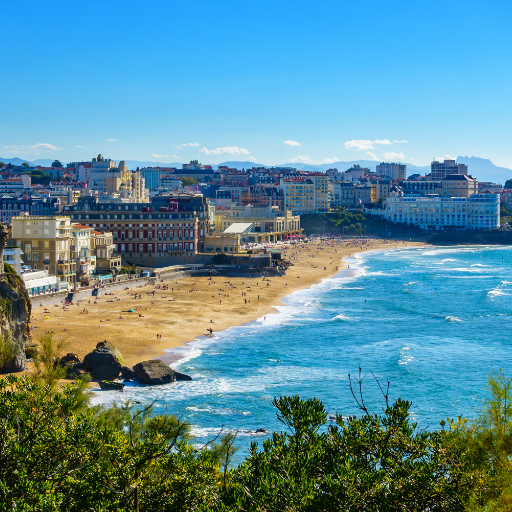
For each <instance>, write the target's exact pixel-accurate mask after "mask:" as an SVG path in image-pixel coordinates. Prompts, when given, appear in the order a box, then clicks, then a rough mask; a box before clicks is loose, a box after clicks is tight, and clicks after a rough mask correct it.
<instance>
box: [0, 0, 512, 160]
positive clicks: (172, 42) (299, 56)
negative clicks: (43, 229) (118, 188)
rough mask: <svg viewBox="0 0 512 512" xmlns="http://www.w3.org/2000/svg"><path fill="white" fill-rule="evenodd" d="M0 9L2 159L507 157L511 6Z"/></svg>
mask: <svg viewBox="0 0 512 512" xmlns="http://www.w3.org/2000/svg"><path fill="white" fill-rule="evenodd" d="M0 19H1V20H2V23H1V26H0V65H1V68H0V72H1V78H0V156H1V157H4V158H13V157H15V156H18V157H20V158H26V159H28V160H30V159H32V160H34V159H37V158H59V159H61V160H62V161H65V162H67V161H70V160H82V159H83V160H90V158H92V157H93V156H95V155H96V154H98V153H99V152H101V153H103V154H104V156H106V157H109V158H113V159H116V160H119V159H133V160H153V161H163V162H174V161H182V162H183V161H188V160H190V159H193V158H197V159H199V160H200V161H203V162H205V163H218V162H221V161H225V160H251V159H252V160H253V161H256V162H259V163H263V164H282V163H285V162H293V161H297V162H300V161H303V162H308V163H322V162H326V163H328V162H330V161H333V160H356V159H379V160H380V159H384V160H400V161H405V162H410V163H412V164H416V165H427V164H428V163H430V161H431V160H432V158H434V157H443V156H445V155H451V156H454V157H456V156H457V155H463V156H466V155H467V156H479V157H483V158H490V159H491V160H493V162H494V163H496V164H497V165H503V166H507V167H512V145H511V142H512V141H511V138H512V130H511V118H512V80H511V78H512V30H511V28H510V23H511V21H512V2H510V0H485V1H483V0H478V1H476V0H461V1H458V0H456V1H452V0H442V1H439V0H429V1H427V0H419V1H411V0H407V1H402V0H388V1H382V0H367V1H364V0H360V1H358V2H354V1H353V0H350V1H345V0H337V1H312V0H310V1H300V0H293V1H284V0H271V1H266V0H257V1H251V0H236V1H224V0H216V1H215V0H205V1H203V0H201V1H199V0H197V1H196V0H186V1H184V0H180V1H171V0H167V1H156V0H155V1H153V0H148V1H140V0H138V1H122V2H121V1H115V0H108V1H105V0H102V1H91V0H88V1H87V2H85V1H84V2H75V1H69V0H65V1H61V2H57V1H52V0H48V1H44V2H43V1H41V0H37V1H25V0H20V1H5V2H2V4H1V7H0ZM393 141H399V142H393ZM400 141H402V142H400ZM403 141H407V142H403Z"/></svg>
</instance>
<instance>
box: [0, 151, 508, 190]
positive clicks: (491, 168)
mask: <svg viewBox="0 0 512 512" xmlns="http://www.w3.org/2000/svg"><path fill="white" fill-rule="evenodd" d="M0 162H5V163H12V164H13V165H21V164H22V163H23V162H27V163H28V164H29V165H34V166H35V165H40V166H43V167H48V166H50V165H51V163H52V162H53V159H50V158H41V159H37V160H32V161H29V160H23V159H21V158H0ZM457 162H458V163H464V164H466V165H467V166H468V172H469V174H471V175H473V176H474V177H475V178H477V179H478V180H479V181H493V182H495V183H501V184H504V183H505V181H507V180H508V179H512V170H511V169H508V168H506V167H499V166H497V165H494V164H493V163H492V162H491V160H489V159H488V158H479V157H477V156H459V157H457ZM203 163H204V164H207V162H203ZM126 164H127V166H128V169H132V170H134V169H136V168H137V167H139V169H140V168H142V167H176V168H178V169H181V167H182V163H181V162H171V163H164V162H149V161H143V160H127V161H126ZM355 164H359V165H360V166H361V167H367V168H369V169H370V170H371V171H373V172H375V168H376V166H377V164H378V162H375V161H373V160H352V161H349V162H345V161H339V162H333V163H332V164H321V165H312V164H303V163H293V162H289V163H285V164H280V165H275V166H274V167H295V168H296V169H300V170H304V171H310V172H325V171H326V170H327V169H333V168H336V169H338V170H339V171H346V170H347V169H350V167H352V166H354V165H355ZM211 165H212V167H213V168H214V169H217V167H218V166H219V165H225V166H227V167H235V168H237V169H250V168H252V167H271V166H269V165H263V164H258V163H256V162H249V161H227V162H221V163H219V164H211ZM428 172H430V165H427V166H418V165H413V164H407V175H411V174H415V173H418V174H426V173H428Z"/></svg>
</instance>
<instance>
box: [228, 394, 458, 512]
mask: <svg viewBox="0 0 512 512" xmlns="http://www.w3.org/2000/svg"><path fill="white" fill-rule="evenodd" d="M274 405H275V406H276V408H277V409H278V411H279V412H278V418H279V419H280V420H281V421H282V422H283V424H284V425H285V426H286V428H287V430H288V431H287V432H281V433H280V434H277V433H275V434H274V435H273V436H272V438H271V439H268V440H267V441H265V442H264V444H263V450H261V451H259V450H258V447H257V445H256V444H255V443H253V445H252V447H251V453H250V457H248V458H247V459H246V461H245V462H243V463H242V464H241V465H240V466H239V467H238V468H236V469H235V470H234V477H233V480H234V482H236V484H237V485H236V486H233V487H232V491H231V493H232V494H231V499H232V503H233V504H236V507H237V509H238V510H262V511H263V510H276V511H281V510H282V511H285V510H301V511H309V510H311V511H318V510H322V511H323V510H325V511H327V510H374V511H380V510H387V511H391V510H397V511H398V510H431V511H444V510H461V508H462V506H463V499H464V496H465V493H466V492H467V489H465V488H464V487H463V486H462V485H461V478H460V471H459V470H458V467H457V463H456V462H457V459H456V458H455V457H453V456H452V453H451V452H450V450H448V449H447V446H446V443H445V438H446V436H445V434H444V432H442V431H439V432H437V431H434V432H425V431H418V430H417V426H416V424H415V423H413V422H411V419H410V417H409V410H410V407H411V403H410V402H406V401H403V400H400V399H399V400H397V402H395V403H394V404H393V405H387V397H386V407H385V408H384V409H383V415H380V416H379V415H377V414H373V413H370V412H369V411H368V409H366V406H365V404H364V400H363V399H362V395H361V398H360V406H361V408H362V410H363V412H364V414H363V415H362V416H361V417H360V418H358V417H355V416H349V417H348V418H343V417H342V416H340V415H337V417H336V421H335V422H334V424H333V425H329V426H328V427H327V428H325V423H326V418H327V414H326V411H325V408H324V406H323V404H322V402H321V401H319V400H316V399H309V400H306V401H304V400H300V399H299V397H297V396H295V397H280V398H279V399H275V400H274Z"/></svg>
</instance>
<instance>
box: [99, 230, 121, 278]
mask: <svg viewBox="0 0 512 512" xmlns="http://www.w3.org/2000/svg"><path fill="white" fill-rule="evenodd" d="M92 242H93V246H92V247H93V251H94V255H95V256H96V273H97V274H114V275H116V274H118V273H119V271H120V270H121V256H119V254H117V252H116V245H115V244H114V235H113V233H112V232H109V231H105V232H100V231H93V237H92Z"/></svg>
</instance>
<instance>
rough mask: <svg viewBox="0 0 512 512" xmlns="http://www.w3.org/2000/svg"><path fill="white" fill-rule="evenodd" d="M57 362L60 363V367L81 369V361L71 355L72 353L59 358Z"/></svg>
mask: <svg viewBox="0 0 512 512" xmlns="http://www.w3.org/2000/svg"><path fill="white" fill-rule="evenodd" d="M57 361H59V362H60V364H61V366H64V365H66V364H67V365H69V366H72V367H73V368H81V367H82V361H81V360H80V358H79V357H78V356H77V355H76V354H73V353H72V352H68V353H67V354H66V355H65V356H63V357H61V358H60V359H58V360H57Z"/></svg>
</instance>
